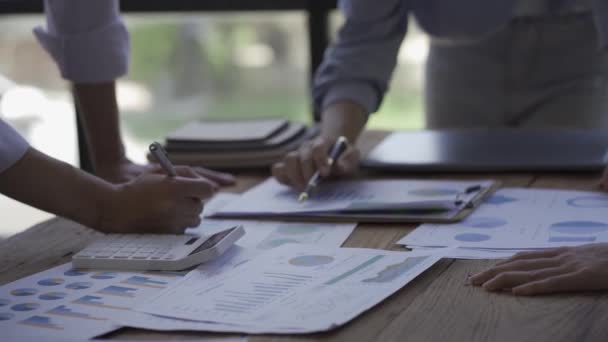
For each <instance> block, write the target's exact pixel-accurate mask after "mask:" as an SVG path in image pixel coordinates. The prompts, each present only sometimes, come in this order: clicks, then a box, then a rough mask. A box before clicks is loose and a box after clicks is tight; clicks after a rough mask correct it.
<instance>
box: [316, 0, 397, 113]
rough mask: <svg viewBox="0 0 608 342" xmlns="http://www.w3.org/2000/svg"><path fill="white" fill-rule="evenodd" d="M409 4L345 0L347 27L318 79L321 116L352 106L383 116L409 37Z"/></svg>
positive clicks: (327, 55) (342, 3)
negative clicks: (346, 103)
mask: <svg viewBox="0 0 608 342" xmlns="http://www.w3.org/2000/svg"><path fill="white" fill-rule="evenodd" d="M406 3H407V1H405V0H383V1H382V2H376V1H369V0H342V1H340V2H339V6H340V9H341V10H342V12H343V13H344V16H345V19H346V21H345V24H344V26H343V27H342V28H341V29H340V31H339V33H338V39H337V41H336V42H335V44H333V45H332V46H331V47H329V48H328V50H327V51H326V53H325V58H324V61H323V63H322V64H321V66H320V67H319V70H318V71H317V73H316V75H315V80H314V88H313V97H314V100H315V107H316V108H315V109H316V112H317V113H319V112H320V111H321V110H322V109H324V108H326V107H327V106H330V105H331V104H333V103H335V102H337V101H341V100H350V101H353V102H355V103H357V104H359V105H361V106H362V107H363V108H364V109H365V110H366V111H367V112H368V113H373V112H375V111H377V110H378V108H379V107H380V104H381V102H382V98H383V97H384V94H385V92H386V90H387V89H388V84H389V81H390V79H391V77H392V73H393V70H394V68H395V65H396V63H397V54H398V51H399V47H400V46H401V42H402V41H403V38H404V36H405V34H406V31H407V14H408V9H407V4H406Z"/></svg>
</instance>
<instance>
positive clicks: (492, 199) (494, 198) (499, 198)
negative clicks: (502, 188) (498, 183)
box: [483, 194, 517, 205]
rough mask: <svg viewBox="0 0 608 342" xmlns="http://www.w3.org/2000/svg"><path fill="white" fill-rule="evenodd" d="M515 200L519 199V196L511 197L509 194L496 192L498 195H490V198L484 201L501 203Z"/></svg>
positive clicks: (485, 202)
mask: <svg viewBox="0 0 608 342" xmlns="http://www.w3.org/2000/svg"><path fill="white" fill-rule="evenodd" d="M515 201H517V198H514V197H509V196H505V195H501V194H496V195H493V196H490V198H488V199H487V200H485V201H484V202H483V203H484V204H494V205H501V204H507V203H512V202H515Z"/></svg>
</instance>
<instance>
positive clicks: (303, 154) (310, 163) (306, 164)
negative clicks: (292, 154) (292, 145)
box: [298, 145, 317, 184]
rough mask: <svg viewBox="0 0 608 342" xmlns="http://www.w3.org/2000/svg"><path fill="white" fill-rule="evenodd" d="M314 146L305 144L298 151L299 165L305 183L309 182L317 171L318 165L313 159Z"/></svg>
mask: <svg viewBox="0 0 608 342" xmlns="http://www.w3.org/2000/svg"><path fill="white" fill-rule="evenodd" d="M312 151H313V148H312V146H310V145H306V146H303V147H302V149H300V151H299V153H298V157H299V167H300V170H301V173H302V179H303V180H304V183H305V184H306V183H308V180H309V179H310V178H311V177H312V176H313V175H314V173H315V172H317V167H316V165H315V163H314V160H313V156H312V155H313V152H312Z"/></svg>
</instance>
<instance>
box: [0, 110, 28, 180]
mask: <svg viewBox="0 0 608 342" xmlns="http://www.w3.org/2000/svg"><path fill="white" fill-rule="evenodd" d="M29 147H30V146H29V144H28V143H27V141H25V139H23V137H22V136H21V135H19V133H17V132H16V131H15V130H14V129H13V128H12V127H11V126H9V125H8V124H7V123H6V122H4V121H2V120H0V173H2V172H4V171H5V170H6V169H8V168H10V167H11V166H13V165H14V164H15V163H16V162H17V161H19V159H21V158H22V157H23V155H25V152H26V151H27V150H28V148H29Z"/></svg>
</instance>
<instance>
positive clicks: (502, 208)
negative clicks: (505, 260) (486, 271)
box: [398, 188, 608, 250]
mask: <svg viewBox="0 0 608 342" xmlns="http://www.w3.org/2000/svg"><path fill="white" fill-rule="evenodd" d="M594 242H608V194H606V193H599V192H580V191H562V190H545V189H543V190H541V189H520V188H506V189H502V190H500V191H498V192H496V193H495V194H494V195H493V196H491V197H490V198H488V199H487V200H486V201H485V202H484V203H483V204H482V205H481V206H480V207H479V208H478V209H477V210H476V211H475V212H474V213H472V214H471V215H470V216H469V217H468V218H466V219H465V220H463V221H461V222H459V223H454V224H423V225H421V226H420V227H419V228H418V229H416V230H414V231H413V232H411V233H409V234H408V235H406V236H405V237H404V238H403V239H401V240H399V242H398V244H401V245H406V246H408V247H416V246H420V247H445V246H456V247H467V248H484V249H486V250H488V249H495V250H504V249H512V250H525V249H545V248H554V247H559V246H577V245H582V244H588V243H594Z"/></svg>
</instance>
